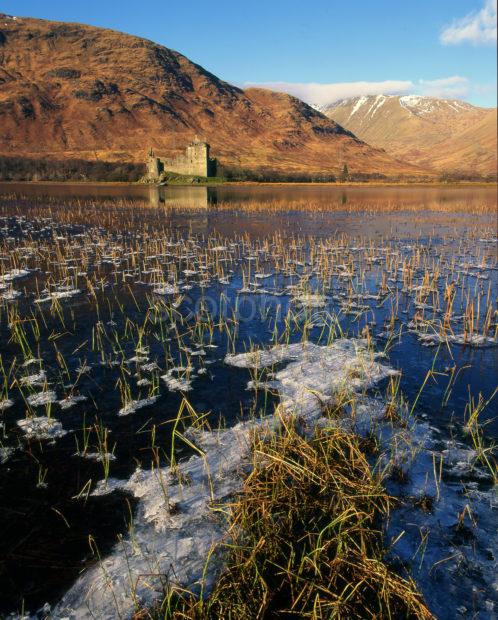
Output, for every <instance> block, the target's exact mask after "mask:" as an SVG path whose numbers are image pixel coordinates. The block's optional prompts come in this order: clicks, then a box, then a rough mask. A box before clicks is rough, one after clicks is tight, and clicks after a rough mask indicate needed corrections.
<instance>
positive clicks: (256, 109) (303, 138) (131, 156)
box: [0, 15, 430, 176]
mask: <svg viewBox="0 0 498 620" xmlns="http://www.w3.org/2000/svg"><path fill="white" fill-rule="evenodd" d="M0 85H1V88H0V154H1V155H8V156H24V157H30V158H36V157H39V158H49V159H57V158H60V157H67V158H86V159H91V160H94V159H97V160H99V159H100V160H106V161H135V162H137V161H143V160H144V158H145V155H146V152H147V150H148V149H149V147H152V148H154V149H157V150H158V151H161V152H169V153H171V154H172V155H174V154H176V153H179V152H181V151H182V150H183V148H184V146H185V145H186V143H187V142H189V141H190V140H191V139H192V137H193V135H194V134H198V135H200V136H202V137H204V138H206V140H207V141H209V142H210V143H211V146H212V152H213V155H214V156H216V157H218V159H219V160H220V161H221V163H222V164H223V165H225V166H228V167H230V166H231V167H234V168H243V169H249V170H258V169H272V170H277V171H285V172H291V173H292V172H294V173H301V172H307V173H314V174H315V173H320V174H337V173H339V172H340V170H341V169H342V167H343V165H344V164H345V163H347V165H348V167H349V170H350V172H352V173H355V172H357V173H363V174H377V175H380V174H385V175H389V176H392V175H415V176H417V175H418V176H420V175H427V174H430V172H428V171H427V170H426V169H425V168H424V167H422V166H419V165H416V164H415V165H414V164H407V163H405V162H403V161H401V160H398V159H396V158H394V157H391V156H390V155H389V154H387V153H386V152H385V151H383V150H382V149H379V148H373V147H371V146H369V145H368V144H366V143H365V142H363V141H362V140H361V139H359V138H358V137H356V136H355V135H354V134H353V133H352V132H351V131H349V130H348V129H347V128H343V127H342V126H341V125H340V124H338V123H336V122H334V121H332V120H330V119H329V118H327V117H325V116H324V115H323V114H321V113H319V112H317V111H315V110H313V109H312V108H311V107H310V106H308V105H307V104H305V103H304V102H302V101H300V100H299V99H296V98H295V97H292V96H290V95H286V94H283V93H275V92H272V91H268V90H265V89H260V88H249V89H246V90H242V89H240V88H238V87H237V86H233V85H231V84H229V83H227V82H225V81H223V80H221V79H220V78H218V77H217V76H215V75H214V74H212V73H210V72H209V71H207V70H206V69H204V68H203V67H202V66H200V65H198V64H196V63H193V62H191V61H190V60H189V59H188V58H186V57H185V56H183V55H182V54H180V53H179V52H176V51H174V50H171V49H169V48H166V47H164V46H160V45H157V44H155V43H154V42H152V41H149V40H148V39H143V38H140V37H136V36H134V35H127V34H123V33H120V32H117V31H114V30H110V29H102V28H96V27H93V26H87V25H85V24H77V23H69V22H53V21H48V20H39V19H35V18H25V17H22V18H21V17H19V18H12V17H9V16H6V15H0Z"/></svg>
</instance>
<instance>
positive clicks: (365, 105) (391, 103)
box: [321, 95, 497, 175]
mask: <svg viewBox="0 0 498 620" xmlns="http://www.w3.org/2000/svg"><path fill="white" fill-rule="evenodd" d="M321 111H322V113H324V114H326V115H327V116H328V117H329V118H331V119H333V120H336V121H337V122H338V123H340V124H341V125H342V126H344V127H346V128H347V129H350V130H351V131H352V132H353V133H354V134H355V135H357V136H358V137H360V138H361V139H363V140H365V141H366V142H368V143H369V144H371V145H373V146H377V147H379V148H384V149H386V150H387V151H388V152H389V153H390V154H392V155H393V156H396V157H399V158H401V159H404V160H406V161H409V162H411V163H414V164H417V165H420V166H422V167H429V168H432V169H434V170H436V171H439V172H442V171H460V172H469V173H471V172H474V173H475V172H477V173H479V174H484V175H486V174H493V173H495V174H496V165H497V156H496V151H497V141H496V134H497V131H496V125H497V123H496V108H481V107H478V106H474V105H472V104H470V103H467V102H465V101H460V100H458V99H440V98H437V97H428V96H419V95H370V96H363V97H352V98H349V99H343V100H340V101H337V102H334V103H333V104H329V105H326V106H321Z"/></svg>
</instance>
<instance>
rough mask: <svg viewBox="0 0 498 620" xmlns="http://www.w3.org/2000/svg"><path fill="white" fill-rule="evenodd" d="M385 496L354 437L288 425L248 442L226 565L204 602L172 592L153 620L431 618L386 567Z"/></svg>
mask: <svg viewBox="0 0 498 620" xmlns="http://www.w3.org/2000/svg"><path fill="white" fill-rule="evenodd" d="M390 501H391V500H390V498H389V497H388V495H387V494H386V493H385V491H384V489H383V486H382V481H381V478H380V477H379V476H378V475H377V474H374V473H373V472H372V469H371V468H370V466H369V463H368V461H367V459H366V456H365V454H364V453H363V452H362V450H361V449H360V447H359V443H358V441H357V438H355V437H354V436H352V435H350V434H347V433H346V432H344V431H343V430H340V429H338V428H332V427H330V428H326V429H319V430H316V431H315V432H314V434H313V436H312V437H311V438H304V437H303V436H302V435H301V434H300V432H299V430H298V426H297V425H295V424H294V422H293V421H292V420H288V419H287V420H282V427H281V430H280V431H279V432H278V433H275V434H271V435H270V437H268V436H266V437H265V438H261V437H260V438H256V440H255V445H254V468H253V470H252V473H251V474H250V475H249V476H248V477H247V479H246V480H245V484H244V489H243V492H242V493H241V494H240V495H239V496H238V497H237V498H236V499H235V500H234V502H233V504H232V505H231V506H230V514H231V528H230V538H231V542H230V544H227V551H228V557H227V563H226V568H225V571H224V573H223V574H222V575H221V576H220V578H219V579H218V581H217V583H216V585H215V587H214V589H213V591H212V592H211V594H210V595H209V597H207V598H205V599H204V600H202V599H198V598H195V597H193V596H192V595H190V594H189V593H185V592H183V593H178V591H175V592H170V594H169V596H167V597H166V599H165V600H164V601H163V605H162V608H161V610H156V611H155V612H154V613H153V614H149V613H147V615H143V616H140V617H142V618H145V617H153V618H189V619H194V618H195V619H199V620H201V619H206V620H207V619H214V618H227V619H228V618H233V619H236V618H237V619H238V618H245V619H260V618H396V619H399V618H424V619H425V618H432V617H433V616H432V614H431V613H430V612H429V610H428V609H427V607H426V606H425V604H424V603H423V601H422V599H421V597H420V595H419V594H418V592H417V590H416V587H415V585H414V583H413V582H412V581H411V580H406V579H403V578H402V577H400V576H399V575H397V574H396V573H395V572H394V571H392V570H391V569H390V568H389V567H388V566H387V565H386V563H385V562H384V560H383V558H384V555H385V548H384V547H383V543H382V533H381V531H380V530H379V526H380V524H381V521H382V517H383V516H384V515H385V514H386V513H387V512H388V510H389V507H390Z"/></svg>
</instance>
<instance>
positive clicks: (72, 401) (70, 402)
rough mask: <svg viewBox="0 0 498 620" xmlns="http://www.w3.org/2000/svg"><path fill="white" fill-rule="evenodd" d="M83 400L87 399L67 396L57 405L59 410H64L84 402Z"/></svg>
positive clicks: (78, 396)
mask: <svg viewBox="0 0 498 620" xmlns="http://www.w3.org/2000/svg"><path fill="white" fill-rule="evenodd" d="M85 400H88V398H87V397H86V396H83V395H77V396H67V397H66V398H63V399H62V400H60V401H59V405H60V407H61V409H63V410H66V409H70V408H71V407H74V405H77V404H78V403H82V402H84V401H85Z"/></svg>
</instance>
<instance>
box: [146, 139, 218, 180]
mask: <svg viewBox="0 0 498 620" xmlns="http://www.w3.org/2000/svg"><path fill="white" fill-rule="evenodd" d="M167 172H172V173H175V174H185V175H190V176H198V177H214V176H216V159H213V158H212V157H210V156H209V144H208V143H207V142H204V141H202V140H199V139H198V138H197V136H195V138H194V139H193V140H192V142H191V143H190V144H189V145H187V148H186V149H185V154H184V155H177V156H176V157H164V156H162V155H156V154H155V153H154V151H153V150H152V149H151V150H150V151H149V156H148V158H147V177H148V178H149V179H150V180H151V181H157V180H159V179H160V178H161V177H162V175H163V173H167Z"/></svg>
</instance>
